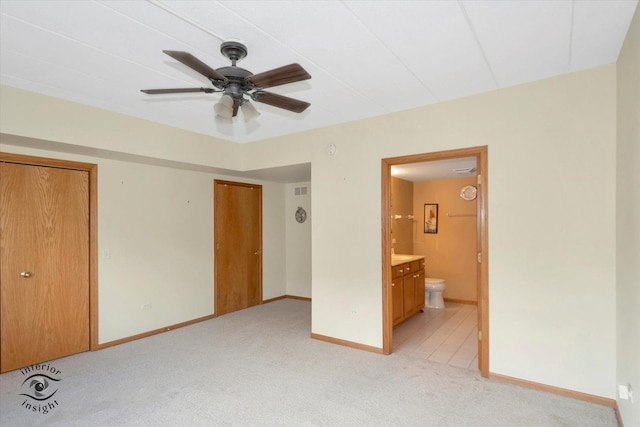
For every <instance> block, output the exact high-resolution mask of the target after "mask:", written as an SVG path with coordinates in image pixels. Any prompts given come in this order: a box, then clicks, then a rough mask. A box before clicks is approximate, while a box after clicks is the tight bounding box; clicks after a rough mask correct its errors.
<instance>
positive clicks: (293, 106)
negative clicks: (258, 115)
mask: <svg viewBox="0 0 640 427" xmlns="http://www.w3.org/2000/svg"><path fill="white" fill-rule="evenodd" d="M251 98H252V99H253V100H254V101H256V102H262V103H263V104H269V105H273V106H274V107H278V108H284V109H285V110H289V111H293V112H294V113H302V112H303V111H304V110H306V109H307V107H309V105H311V104H309V103H308V102H304V101H300V100H297V99H293V98H289V97H288V96H282V95H278V94H275V93H272V92H265V91H263V90H261V91H258V92H254V93H253V94H252V95H251Z"/></svg>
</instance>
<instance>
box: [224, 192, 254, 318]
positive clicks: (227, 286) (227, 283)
mask: <svg viewBox="0 0 640 427" xmlns="http://www.w3.org/2000/svg"><path fill="white" fill-rule="evenodd" d="M214 242H215V243H214V244H215V255H214V257H215V261H214V269H215V271H214V280H215V283H214V290H215V291H214V298H215V302H214V306H215V315H216V316H221V315H223V314H226V313H231V312H233V311H237V310H242V309H244V308H248V307H251V306H254V305H258V304H260V303H261V302H262V186H260V185H255V184H244V183H238V182H229V181H220V180H216V181H215V185H214Z"/></svg>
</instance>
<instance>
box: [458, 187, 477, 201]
mask: <svg viewBox="0 0 640 427" xmlns="http://www.w3.org/2000/svg"><path fill="white" fill-rule="evenodd" d="M477 195H478V189H477V188H476V187H474V186H473V185H467V186H466V187H462V189H461V190H460V197H462V198H463V199H464V200H474V199H475V198H476V196H477Z"/></svg>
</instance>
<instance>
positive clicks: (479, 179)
mask: <svg viewBox="0 0 640 427" xmlns="http://www.w3.org/2000/svg"><path fill="white" fill-rule="evenodd" d="M477 178H478V181H477V182H478V185H480V184H482V175H480V174H478V177H477Z"/></svg>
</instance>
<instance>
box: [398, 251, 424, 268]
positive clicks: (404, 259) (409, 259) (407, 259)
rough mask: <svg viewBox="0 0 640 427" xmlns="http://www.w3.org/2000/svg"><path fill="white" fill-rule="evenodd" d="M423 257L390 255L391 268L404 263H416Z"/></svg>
mask: <svg viewBox="0 0 640 427" xmlns="http://www.w3.org/2000/svg"><path fill="white" fill-rule="evenodd" d="M423 258H424V256H423V255H401V254H393V255H391V266H392V267H395V266H396V265H400V264H404V263H405V262H412V261H417V260H419V259H423Z"/></svg>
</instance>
